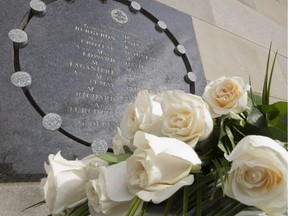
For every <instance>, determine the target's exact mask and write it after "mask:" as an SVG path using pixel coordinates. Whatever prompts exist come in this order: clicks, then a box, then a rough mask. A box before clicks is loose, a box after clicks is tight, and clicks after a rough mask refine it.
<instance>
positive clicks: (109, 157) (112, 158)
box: [97, 153, 131, 164]
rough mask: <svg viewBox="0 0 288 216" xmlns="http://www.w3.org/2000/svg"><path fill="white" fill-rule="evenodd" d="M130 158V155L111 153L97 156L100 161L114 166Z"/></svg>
mask: <svg viewBox="0 0 288 216" xmlns="http://www.w3.org/2000/svg"><path fill="white" fill-rule="evenodd" d="M130 156H131V154H130V153H125V154H121V155H114V154H113V153H105V154H101V155H97V157H99V158H100V159H102V160H104V161H107V162H108V163H111V164H115V163H119V162H122V161H125V160H127V159H128V158H129V157H130Z"/></svg>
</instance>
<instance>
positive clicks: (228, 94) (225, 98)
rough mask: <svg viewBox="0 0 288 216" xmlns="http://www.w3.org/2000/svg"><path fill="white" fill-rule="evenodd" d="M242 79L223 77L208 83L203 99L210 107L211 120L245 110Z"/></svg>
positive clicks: (245, 97) (244, 87)
mask: <svg viewBox="0 0 288 216" xmlns="http://www.w3.org/2000/svg"><path fill="white" fill-rule="evenodd" d="M248 89H249V85H245V84H244V82H243V80H242V78H240V77H231V78H227V77H225V76H223V77H220V78H218V79H217V80H214V81H212V82H210V83H209V84H208V85H207V86H206V87H205V91H204V94H203V96H202V97H203V99H204V100H205V102H206V103H207V104H208V105H209V107H210V112H211V115H212V117H213V118H216V117H219V116H221V115H226V114H231V115H232V116H235V114H238V113H241V112H243V111H245V109H246V108H247V103H248V98H247V90H248Z"/></svg>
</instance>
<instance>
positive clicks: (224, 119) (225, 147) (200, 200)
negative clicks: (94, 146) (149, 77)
mask: <svg viewBox="0 0 288 216" xmlns="http://www.w3.org/2000/svg"><path fill="white" fill-rule="evenodd" d="M269 59H270V52H269V57H268V65H267V72H266V77H265V82H264V87H263V93H262V99H260V98H261V97H260V96H259V95H256V94H254V93H253V91H252V89H250V90H249V85H245V84H244V82H243V80H242V79H241V78H239V77H230V78H228V77H221V78H219V79H217V80H215V81H212V82H210V83H209V84H208V85H207V86H206V88H205V91H204V94H203V96H202V97H200V96H196V95H192V94H188V93H184V92H182V91H177V90H171V91H164V92H161V93H158V94H153V95H150V94H149V93H148V92H147V91H146V90H141V91H140V92H139V93H138V95H137V97H136V99H135V101H134V103H131V104H130V105H129V106H128V108H127V110H126V111H125V114H124V117H123V120H122V122H121V123H120V127H119V129H118V134H117V135H116V136H115V137H114V139H113V152H110V153H105V154H102V155H90V156H88V157H86V158H84V159H82V160H75V161H68V160H65V159H64V158H62V157H61V155H60V153H58V154H56V155H50V156H49V165H47V164H45V170H46V172H47V174H48V177H47V178H45V179H43V180H42V186H43V189H44V198H45V202H46V203H47V205H48V206H49V208H50V209H51V214H52V215H57V214H63V215H71V216H77V215H78V216H79V215H81V216H82V215H83V216H85V215H117V216H118V215H127V216H132V215H145V213H146V215H151V212H153V211H157V212H158V213H159V211H161V210H163V211H162V212H161V213H162V214H163V215H168V214H170V213H171V214H176V215H178V214H180V215H197V216H198V215H199V216H200V215H207V216H209V215H211V216H215V215H219V216H220V215H221V216H222V215H227V216H229V215H235V214H237V213H238V212H240V211H242V210H244V209H245V208H246V207H247V206H254V207H257V208H259V209H261V210H262V211H264V212H267V213H268V214H269V215H281V214H283V213H284V212H285V211H287V191H288V185H287V166H288V153H287V150H286V149H287V145H286V144H287V102H277V103H274V104H269V94H270V85H271V79H272V72H273V67H274V63H275V59H274V62H273V64H272V69H271V73H270V77H269V72H268V71H269V70H268V68H269ZM158 206H159V208H158ZM151 209H152V210H151ZM159 209H160V210H159ZM147 212H148V213H147Z"/></svg>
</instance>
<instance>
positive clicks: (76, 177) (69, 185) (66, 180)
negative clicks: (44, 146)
mask: <svg viewBox="0 0 288 216" xmlns="http://www.w3.org/2000/svg"><path fill="white" fill-rule="evenodd" d="M48 160H49V165H47V164H46V163H45V164H44V165H45V171H46V173H47V174H48V176H47V178H44V179H42V180H41V186H42V188H43V191H44V199H45V202H46V204H47V205H48V207H49V208H50V210H51V213H52V214H59V213H61V212H62V211H63V210H64V209H66V208H73V207H75V206H77V205H79V204H81V203H83V202H85V200H86V199H87V198H86V193H85V185H86V182H88V177H89V174H88V173H87V168H88V166H90V165H89V164H90V163H97V161H99V160H100V159H99V158H97V157H96V156H94V155H91V156H88V157H86V158H84V159H83V160H73V161H72V160H71V161H70V160H66V159H64V158H63V157H62V156H61V154H60V152H58V153H57V154H56V155H52V154H50V155H49V157H48ZM99 162H100V161H99ZM103 163H104V162H103ZM91 168H92V167H91ZM91 175H92V174H91Z"/></svg>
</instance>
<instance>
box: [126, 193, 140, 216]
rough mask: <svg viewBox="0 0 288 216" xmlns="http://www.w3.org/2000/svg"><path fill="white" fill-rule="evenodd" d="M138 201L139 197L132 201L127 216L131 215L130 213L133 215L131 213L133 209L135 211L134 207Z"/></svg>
mask: <svg viewBox="0 0 288 216" xmlns="http://www.w3.org/2000/svg"><path fill="white" fill-rule="evenodd" d="M138 199H139V198H138V197H137V196H135V197H134V199H133V200H132V201H131V204H130V206H129V208H128V210H127V212H126V216H129V215H130V213H131V211H132V209H133V207H134V205H135V203H136V202H137V200H138Z"/></svg>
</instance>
